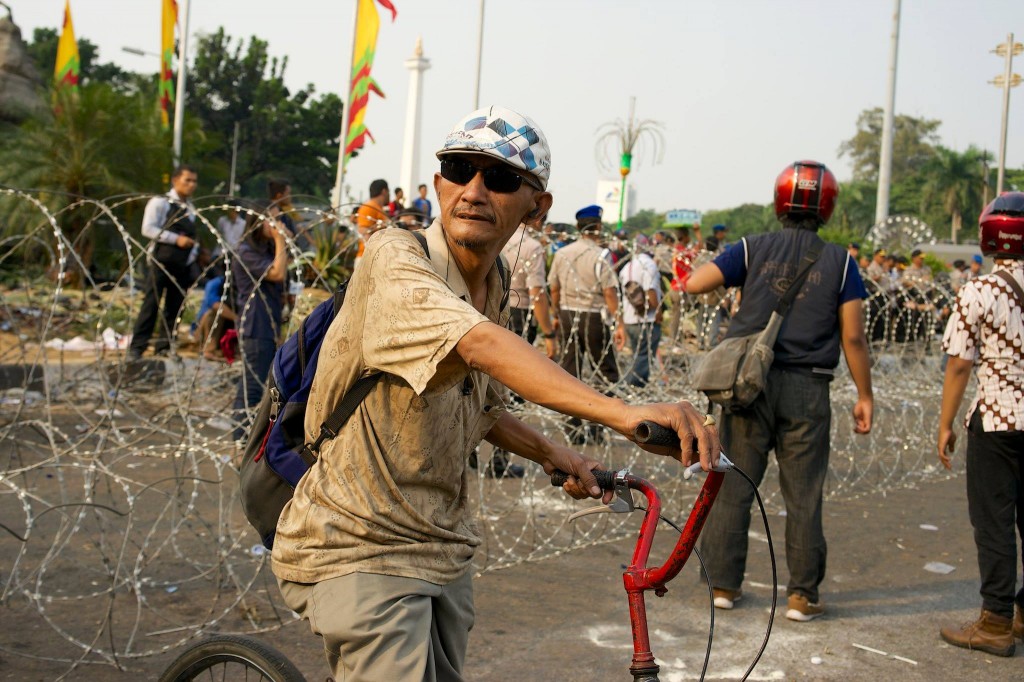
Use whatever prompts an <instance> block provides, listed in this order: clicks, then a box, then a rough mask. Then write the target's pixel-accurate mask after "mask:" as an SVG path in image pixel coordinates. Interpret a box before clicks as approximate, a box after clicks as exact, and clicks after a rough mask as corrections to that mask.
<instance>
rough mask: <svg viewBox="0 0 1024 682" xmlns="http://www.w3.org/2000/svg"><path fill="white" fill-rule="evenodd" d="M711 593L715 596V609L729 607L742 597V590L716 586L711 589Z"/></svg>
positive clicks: (727, 608)
mask: <svg viewBox="0 0 1024 682" xmlns="http://www.w3.org/2000/svg"><path fill="white" fill-rule="evenodd" d="M711 593H712V594H713V595H714V596H715V608H716V609H726V610H729V609H731V608H732V607H733V606H734V605H735V604H736V602H738V601H739V600H740V599H743V590H725V589H722V588H719V587H716V588H714V589H712V590H711Z"/></svg>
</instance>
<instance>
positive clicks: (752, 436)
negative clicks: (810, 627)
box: [701, 368, 832, 603]
mask: <svg viewBox="0 0 1024 682" xmlns="http://www.w3.org/2000/svg"><path fill="white" fill-rule="evenodd" d="M828 394H829V385H828V382H827V381H826V380H824V379H821V378H818V377H813V376H809V375H806V374H800V373H796V372H787V371H783V370H780V369H775V368H773V369H772V370H771V371H770V372H769V373H768V381H767V384H766V386H765V391H764V393H762V394H761V395H759V396H758V397H757V399H756V400H755V401H754V403H753V404H752V405H751V406H750V407H749V408H746V409H743V410H737V411H735V412H733V413H732V414H725V415H723V418H722V422H721V439H722V449H723V450H724V451H725V453H726V454H727V455H728V456H729V459H731V460H732V461H733V462H735V464H736V465H737V466H738V467H739V468H740V469H742V470H743V471H744V472H746V474H747V475H748V476H750V478H752V479H753V480H754V482H755V483H757V484H760V483H761V480H762V479H763V478H764V472H765V468H766V467H767V466H768V453H769V451H771V450H772V449H774V450H775V458H776V460H777V461H778V463H779V485H780V487H781V489H782V498H783V499H784V500H785V502H786V564H787V566H788V567H789V584H788V587H787V590H786V591H787V593H788V594H793V593H798V594H802V595H803V596H805V597H807V598H808V599H809V600H810V601H811V602H812V603H815V602H817V601H818V585H820V584H821V581H822V580H823V579H824V578H825V559H826V555H827V547H826V544H825V533H824V531H823V530H822V523H821V515H822V512H821V508H822V500H821V497H822V488H823V486H824V483H825V475H826V473H827V472H828V458H829V432H830V429H831V425H832V407H831V405H829V395H828ZM753 501H754V491H753V490H751V488H750V484H749V483H747V481H746V480H744V479H743V478H741V477H740V476H739V475H738V474H726V476H725V482H724V483H723V484H722V489H721V491H720V492H719V494H718V499H717V500H716V501H715V505H714V507H713V508H712V509H711V514H710V515H709V516H708V521H707V525H706V526H705V528H704V532H703V533H702V534H701V554H702V556H703V557H704V563H705V565H706V566H707V571H708V574H709V575H710V576H711V584H712V585H714V586H715V587H718V588H724V589H728V590H738V589H740V586H741V585H742V584H743V577H744V574H745V573H746V567H747V531H748V530H749V528H750V507H751V504H752V503H753Z"/></svg>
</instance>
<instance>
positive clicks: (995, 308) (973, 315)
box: [942, 261, 1024, 431]
mask: <svg viewBox="0 0 1024 682" xmlns="http://www.w3.org/2000/svg"><path fill="white" fill-rule="evenodd" d="M998 270H1005V271H1006V272H1009V273H1010V274H1011V275H1013V278H1014V279H1016V280H1017V284H1020V285H1021V286H1024V262H1022V261H1016V262H1013V264H1012V265H1007V264H1000V263H997V264H996V266H995V267H994V268H993V270H992V271H993V273H994V272H996V271H998ZM1022 346H1024V318H1022V310H1021V304H1020V303H1019V302H1017V301H1016V299H1015V297H1014V295H1013V290H1012V289H1010V286H1009V284H1007V283H1006V282H1005V281H1004V280H1003V279H1002V278H1001V277H996V276H995V275H994V274H988V275H984V276H981V277H976V278H974V279H972V280H970V281H968V282H965V283H964V285H963V286H962V287H960V291H959V293H958V294H957V297H956V304H955V306H954V307H953V313H952V314H951V315H950V317H949V322H948V323H947V324H946V333H945V335H944V336H943V339H942V347H943V349H944V350H945V351H946V353H948V354H949V355H952V356H954V357H957V358H961V359H963V360H970V361H972V362H974V363H975V367H976V369H977V376H978V393H977V395H976V396H975V398H974V402H972V403H971V407H970V409H969V410H968V411H967V419H966V423H970V420H971V417H972V416H973V415H974V413H975V411H977V412H978V413H979V414H980V415H981V423H982V427H983V428H984V430H985V431H1024V350H1022Z"/></svg>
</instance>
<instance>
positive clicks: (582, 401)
mask: <svg viewBox="0 0 1024 682" xmlns="http://www.w3.org/2000/svg"><path fill="white" fill-rule="evenodd" d="M437 155H438V158H439V159H440V160H441V164H440V172H439V173H436V174H435V175H434V189H435V191H436V193H437V197H438V203H439V209H440V210H439V213H438V216H437V218H436V219H435V220H434V222H433V223H432V224H431V226H430V227H429V228H428V229H427V230H425V231H424V232H423V235H424V236H425V237H426V244H427V247H428V249H427V251H428V253H424V249H423V248H422V247H421V246H420V244H419V242H418V241H417V239H416V237H415V236H414V235H413V234H411V233H410V232H408V231H406V230H400V229H385V230H381V231H380V232H377V233H376V234H374V235H373V236H371V237H370V238H369V240H368V241H367V247H366V253H365V255H364V258H363V262H362V264H361V265H360V267H359V269H357V270H356V271H355V274H354V275H353V276H352V278H351V279H350V280H349V285H348V286H349V288H348V294H347V296H346V299H345V305H344V306H343V307H342V308H341V310H340V311H339V313H338V315H337V317H336V318H335V320H334V321H333V322H332V324H331V327H330V329H329V330H328V331H327V334H326V336H325V338H324V341H323V346H322V348H321V351H320V355H319V360H318V365H317V372H316V376H315V379H314V381H313V385H312V388H311V391H310V395H309V402H308V405H309V407H308V409H307V412H306V421H305V430H306V434H305V435H306V438H307V439H310V440H311V439H312V438H313V437H315V435H316V433H317V432H318V431H319V428H320V425H321V424H322V423H323V421H324V419H325V417H326V416H327V415H328V414H330V413H331V412H332V411H333V410H334V408H335V406H336V405H337V404H338V403H339V401H340V400H341V399H342V397H343V396H344V395H345V393H346V392H347V391H348V390H349V389H350V387H351V386H353V384H354V383H355V382H356V380H357V379H359V378H360V377H364V376H370V375H375V374H379V375H380V377H381V378H380V379H379V380H378V381H377V382H376V383H375V384H374V385H373V387H372V388H371V390H370V392H369V394H368V395H367V396H366V398H365V399H363V401H362V402H361V403H360V405H359V407H358V408H357V409H356V411H355V412H354V413H353V415H352V417H351V418H350V419H349V420H348V422H347V423H346V424H345V425H344V426H343V427H342V428H341V429H339V432H338V434H337V436H335V437H334V438H333V439H331V440H329V441H327V442H325V443H324V445H323V447H322V448H321V450H320V457H319V458H318V459H317V460H316V462H315V463H314V464H313V466H312V468H311V469H310V470H309V472H307V473H306V475H305V477H303V478H302V480H301V481H299V483H298V485H297V486H296V489H295V494H294V497H293V498H292V500H291V501H290V502H289V503H288V505H287V506H286V507H285V509H284V511H283V512H282V515H281V520H280V522H279V524H278V528H277V535H276V539H275V542H274V550H273V569H274V573H275V574H276V575H277V577H278V580H279V584H280V586H281V592H282V594H283V596H284V600H285V603H286V604H287V605H288V606H289V607H290V608H292V609H294V610H295V611H297V612H298V613H300V614H301V615H302V616H303V617H304V618H308V619H309V621H310V627H311V628H312V629H313V631H314V632H317V633H318V634H320V635H322V637H323V642H324V649H325V651H326V654H327V658H328V662H329V663H330V665H331V667H332V669H333V671H334V677H335V679H339V680H340V679H344V680H346V681H347V682H366V681H370V680H403V681H408V680H413V681H418V680H438V681H447V682H456V681H459V680H462V679H463V678H462V667H463V661H464V660H465V651H466V643H467V640H468V636H469V630H470V628H471V627H472V625H473V591H472V582H471V571H470V564H471V561H472V558H473V552H474V549H475V548H476V547H477V546H478V545H479V544H480V538H479V536H478V534H477V532H476V529H475V527H474V523H473V519H472V514H471V512H470V510H469V509H468V508H467V507H468V498H469V490H468V482H467V472H466V470H467V460H468V458H469V455H470V453H472V452H473V450H474V448H475V447H476V446H477V445H478V444H479V443H480V442H481V441H482V440H484V439H486V440H487V441H489V442H490V443H491V444H492V445H494V446H495V447H497V448H503V449H505V450H508V451H510V452H513V453H516V454H518V455H520V456H523V457H526V458H528V459H531V460H533V461H535V462H537V463H538V464H540V465H541V467H543V469H544V471H545V472H546V473H551V472H553V471H554V470H555V469H561V470H563V471H566V472H568V473H569V474H570V478H569V481H568V482H567V483H566V486H565V490H566V492H567V493H569V494H570V495H571V496H573V497H575V498H577V499H582V498H585V497H599V496H601V492H600V490H599V489H598V488H597V485H596V481H595V479H594V476H593V474H592V472H591V470H592V469H594V468H597V467H598V466H599V464H598V463H597V462H595V461H593V460H590V459H587V458H585V457H583V456H582V455H580V454H579V453H577V452H575V451H573V450H571V449H570V448H568V447H566V446H565V445H564V444H562V443H561V442H557V443H556V442H552V441H551V440H549V439H548V438H547V437H545V436H544V435H543V434H541V433H540V432H539V431H537V430H536V429H534V428H533V427H531V426H529V425H527V424H525V423H523V422H521V421H519V420H518V419H516V418H515V417H513V416H512V415H511V414H509V413H508V412H507V411H506V410H505V399H504V395H505V394H506V389H505V387H506V386H507V387H508V388H510V389H512V390H514V391H515V392H516V393H518V394H519V395H520V396H522V397H523V398H525V399H526V400H530V401H532V402H535V403H538V404H540V405H543V406H546V407H548V408H550V409H554V410H558V411H560V412H563V413H566V414H569V415H573V416H577V417H582V418H585V419H588V420H592V421H595V422H600V423H602V424H606V425H608V426H610V427H611V428H614V429H616V430H617V431H619V432H620V433H623V434H626V435H627V436H630V437H631V435H632V433H633V429H634V428H635V427H636V426H637V425H638V424H639V423H640V421H642V420H644V419H650V420H653V421H655V422H657V423H659V424H663V425H664V426H666V427H668V428H671V429H672V430H673V431H675V432H677V433H678V435H679V437H680V439H681V442H682V443H684V444H685V445H684V447H683V449H682V451H681V450H680V449H679V448H651V451H652V452H655V453H657V454H662V455H669V456H673V457H675V458H677V459H679V460H681V461H683V462H684V463H689V462H691V461H693V460H696V459H698V458H699V459H700V461H701V462H702V464H703V465H704V467H705V468H708V467H710V466H711V465H712V463H713V460H717V457H718V453H719V443H718V436H717V433H716V432H715V430H714V428H713V427H706V426H704V415H703V414H700V413H698V412H697V411H696V410H695V409H694V407H693V406H692V405H690V404H689V403H673V404H658V405H636V406H630V405H626V404H624V403H623V402H622V401H621V400H618V399H615V398H611V397H608V396H604V395H601V394H600V393H597V392H596V391H594V390H593V389H591V388H589V387H588V386H586V385H584V384H582V383H581V382H579V381H578V380H576V379H574V378H573V377H571V376H569V375H568V374H566V373H565V372H564V371H563V370H561V369H560V368H559V367H558V365H556V364H555V363H553V362H551V361H550V360H549V359H547V358H546V357H544V355H542V354H541V353H538V352H537V351H536V350H535V349H534V348H533V347H531V346H530V344H528V343H527V342H526V341H525V340H523V339H522V338H521V337H519V336H517V335H516V334H514V333H512V332H511V331H509V330H508V329H506V328H505V326H504V324H505V323H506V322H507V320H508V314H509V313H508V310H507V305H506V301H505V300H503V299H504V292H505V290H506V287H505V284H504V283H503V282H502V281H501V274H500V273H502V272H504V273H508V272H509V268H508V265H507V264H503V266H502V267H500V268H499V267H498V265H497V261H498V258H499V257H500V256H499V254H500V252H501V249H502V247H503V246H504V245H505V243H506V242H507V241H508V240H509V238H510V237H511V236H512V234H513V233H514V232H515V230H516V228H517V227H518V226H519V224H520V223H522V222H524V221H525V220H528V219H530V217H531V216H532V217H533V218H540V217H541V216H543V215H544V214H546V213H547V211H548V209H549V208H550V206H551V201H552V197H551V194H550V193H548V192H547V191H546V187H547V182H548V176H549V173H550V152H549V150H548V145H547V140H546V139H545V137H544V134H543V133H542V132H541V131H540V129H539V128H537V126H536V125H535V124H534V123H533V122H532V121H531V120H530V119H528V118H526V117H525V116H522V115H520V114H518V113H516V112H514V111H511V110H508V109H503V108H500V107H489V108H486V109H482V110H480V111H476V112H473V113H472V114H470V115H469V116H468V117H466V118H465V119H463V120H462V121H460V122H459V123H458V124H457V125H456V127H455V129H454V130H452V131H451V133H449V135H448V137H447V139H446V140H445V144H444V147H443V148H442V149H441V150H440V151H439V152H438V154H437ZM698 451H699V452H698ZM538 473H539V472H538ZM607 497H608V498H609V499H610V497H611V495H610V494H608V495H607Z"/></svg>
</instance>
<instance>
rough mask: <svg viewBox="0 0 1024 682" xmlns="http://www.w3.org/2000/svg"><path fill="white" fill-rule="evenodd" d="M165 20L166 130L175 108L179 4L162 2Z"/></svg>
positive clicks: (162, 95)
mask: <svg viewBox="0 0 1024 682" xmlns="http://www.w3.org/2000/svg"><path fill="white" fill-rule="evenodd" d="M161 2H162V3H163V20H162V23H161V31H160V87H159V89H158V90H157V93H158V94H157V96H158V97H159V98H160V122H161V123H162V124H163V127H164V129H165V130H166V129H167V128H169V127H170V126H171V110H172V109H173V108H174V71H173V70H172V69H171V61H172V60H173V59H174V28H175V26H176V25H177V23H178V3H177V2H175V0H161Z"/></svg>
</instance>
